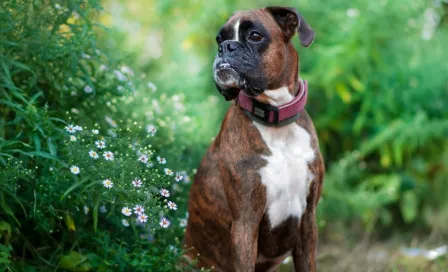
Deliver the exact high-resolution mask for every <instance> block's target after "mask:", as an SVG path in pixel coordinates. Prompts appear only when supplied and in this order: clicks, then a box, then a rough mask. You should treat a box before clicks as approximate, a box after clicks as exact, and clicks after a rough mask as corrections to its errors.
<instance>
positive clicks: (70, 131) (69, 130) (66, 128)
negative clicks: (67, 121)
mask: <svg viewBox="0 0 448 272" xmlns="http://www.w3.org/2000/svg"><path fill="white" fill-rule="evenodd" d="M65 130H67V131H68V132H69V133H75V132H76V128H75V126H73V125H68V126H66V127H65Z"/></svg>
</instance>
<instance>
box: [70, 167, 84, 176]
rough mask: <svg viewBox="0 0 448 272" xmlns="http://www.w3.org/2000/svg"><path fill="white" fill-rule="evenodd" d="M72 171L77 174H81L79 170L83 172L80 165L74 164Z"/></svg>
mask: <svg viewBox="0 0 448 272" xmlns="http://www.w3.org/2000/svg"><path fill="white" fill-rule="evenodd" d="M70 172H72V173H73V174H75V175H77V174H79V172H81V170H80V169H79V167H78V166H76V165H73V166H72V167H70Z"/></svg>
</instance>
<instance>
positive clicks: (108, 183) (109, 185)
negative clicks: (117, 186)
mask: <svg viewBox="0 0 448 272" xmlns="http://www.w3.org/2000/svg"><path fill="white" fill-rule="evenodd" d="M103 185H104V187H106V188H108V189H110V188H112V187H113V186H114V183H113V182H112V181H111V180H110V179H105V180H103Z"/></svg>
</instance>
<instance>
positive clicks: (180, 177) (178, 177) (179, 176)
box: [175, 173, 184, 182]
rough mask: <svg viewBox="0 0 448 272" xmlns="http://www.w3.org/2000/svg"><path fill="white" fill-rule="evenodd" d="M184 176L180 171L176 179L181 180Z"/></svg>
mask: <svg viewBox="0 0 448 272" xmlns="http://www.w3.org/2000/svg"><path fill="white" fill-rule="evenodd" d="M183 178H184V176H182V175H181V174H180V173H177V174H176V178H175V179H176V181H177V182H179V181H181V180H182V179H183Z"/></svg>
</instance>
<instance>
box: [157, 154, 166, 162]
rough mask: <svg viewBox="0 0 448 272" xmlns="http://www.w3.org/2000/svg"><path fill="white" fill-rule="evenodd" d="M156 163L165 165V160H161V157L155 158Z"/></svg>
mask: <svg viewBox="0 0 448 272" xmlns="http://www.w3.org/2000/svg"><path fill="white" fill-rule="evenodd" d="M157 161H158V162H159V163H160V164H165V163H166V159H165V158H161V157H159V156H157Z"/></svg>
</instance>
